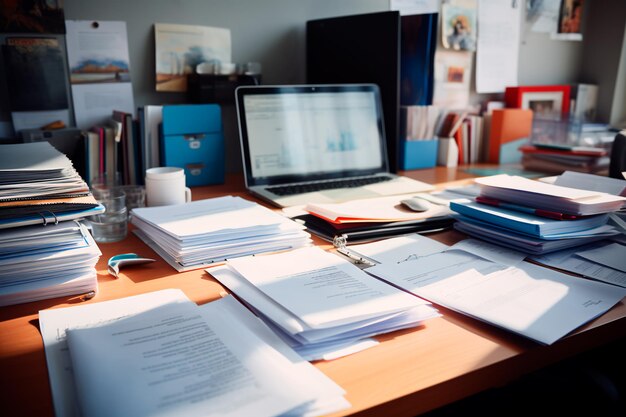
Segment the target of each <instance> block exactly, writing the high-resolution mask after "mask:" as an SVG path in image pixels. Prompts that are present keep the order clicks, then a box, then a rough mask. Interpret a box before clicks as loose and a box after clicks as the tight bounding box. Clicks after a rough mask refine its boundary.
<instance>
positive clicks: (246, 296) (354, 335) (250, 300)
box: [207, 266, 439, 360]
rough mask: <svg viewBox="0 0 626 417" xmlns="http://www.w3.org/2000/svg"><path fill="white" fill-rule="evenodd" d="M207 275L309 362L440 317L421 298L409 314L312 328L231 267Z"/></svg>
mask: <svg viewBox="0 0 626 417" xmlns="http://www.w3.org/2000/svg"><path fill="white" fill-rule="evenodd" d="M207 272H208V273H210V274H211V275H213V276H214V277H215V278H216V279H217V280H218V281H219V282H220V283H221V284H222V285H224V286H226V287H227V288H229V289H230V290H231V291H232V292H233V293H234V294H236V295H237V296H238V297H239V298H240V299H242V300H244V301H245V302H246V304H247V305H248V306H249V307H250V308H251V309H252V310H253V311H254V312H255V313H256V314H257V315H258V316H259V317H260V318H261V319H263V321H264V322H265V323H266V324H267V325H268V326H269V327H270V328H271V329H272V330H273V331H274V332H276V334H277V335H278V336H280V337H281V339H283V340H284V341H285V342H286V343H288V344H289V345H290V346H291V347H292V348H293V349H294V350H296V351H297V352H298V353H299V354H300V355H301V356H303V357H304V358H306V359H307V360H317V359H329V358H335V357H337V356H338V355H347V354H350V353H354V352H357V351H359V350H362V349H366V348H367V347H370V346H372V343H375V341H373V340H372V339H365V338H368V337H371V336H374V335H378V334H382V333H387V332H390V331H394V330H399V329H404V328H410V327H415V326H417V325H419V324H420V323H421V322H422V321H424V320H427V319H430V318H433V317H438V316H439V314H438V312H437V311H436V310H435V309H434V308H433V307H432V306H430V304H429V303H427V302H425V301H423V300H419V299H418V300H419V305H418V306H417V307H414V308H411V309H407V310H405V311H400V312H396V313H390V314H382V315H379V316H375V317H372V318H366V319H363V320H358V319H357V320H354V321H352V322H350V323H347V324H343V325H338V326H334V327H327V328H323V329H312V328H311V327H310V326H308V325H307V324H306V323H304V322H303V321H302V320H301V319H300V318H299V317H297V316H295V315H294V314H292V313H290V312H289V311H287V310H286V309H285V308H284V307H283V306H282V305H280V304H278V303H276V302H275V301H274V300H272V299H271V298H270V297H269V296H267V295H266V294H264V293H263V292H261V291H260V290H259V289H258V288H257V287H255V286H254V285H253V284H251V283H250V282H249V281H247V280H246V279H245V278H244V277H243V276H241V275H240V274H239V273H237V272H236V271H235V270H233V269H231V268H230V267H227V266H222V267H215V268H211V269H208V270H207Z"/></svg>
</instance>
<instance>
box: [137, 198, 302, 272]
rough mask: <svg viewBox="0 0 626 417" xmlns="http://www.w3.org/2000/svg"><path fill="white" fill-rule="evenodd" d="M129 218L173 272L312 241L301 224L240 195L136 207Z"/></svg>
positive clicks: (286, 248) (142, 237) (297, 246)
mask: <svg viewBox="0 0 626 417" xmlns="http://www.w3.org/2000/svg"><path fill="white" fill-rule="evenodd" d="M132 214H133V215H132V223H133V224H134V225H135V226H137V228H138V230H135V234H137V236H139V237H140V238H141V239H142V240H143V241H144V242H146V244H148V245H149V246H150V247H151V248H152V249H154V250H155V251H156V252H157V253H158V254H159V255H161V257H163V259H165V261H167V262H168V263H169V264H170V265H171V266H172V267H173V268H174V269H176V270H177V271H185V270H189V269H197V268H203V267H206V266H209V265H211V264H215V263H219V262H224V261H226V260H227V259H230V258H235V257H239V256H246V255H254V254H258V253H264V252H275V251H281V250H288V249H294V248H299V247H302V246H306V245H309V244H310V243H311V239H310V235H309V234H308V233H306V232H305V231H304V226H302V225H299V224H297V223H295V222H294V221H292V220H290V219H288V218H286V217H284V216H281V215H280V214H279V213H276V212H274V211H272V210H270V209H268V208H265V207H263V206H261V205H259V204H257V203H253V202H251V201H248V200H244V199H242V198H240V197H233V196H225V197H219V198H213V199H208V200H200V201H194V202H191V203H186V204H180V205H177V206H164V207H144V208H136V209H134V210H133V211H132Z"/></svg>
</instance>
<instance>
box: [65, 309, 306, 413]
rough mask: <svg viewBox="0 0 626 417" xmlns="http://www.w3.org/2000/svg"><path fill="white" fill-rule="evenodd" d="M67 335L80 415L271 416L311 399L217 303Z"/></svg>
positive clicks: (284, 364) (286, 365)
mask: <svg viewBox="0 0 626 417" xmlns="http://www.w3.org/2000/svg"><path fill="white" fill-rule="evenodd" d="M67 333H68V336H67V337H68V345H69V348H70V354H71V358H72V365H73V369H74V375H75V379H76V390H77V392H78V398H79V405H80V408H81V411H82V412H83V414H84V415H89V416H95V417H98V416H102V417H104V416H134V417H142V416H163V417H165V416H179V415H186V416H222V417H234V416H242V417H243V416H251V415H255V416H275V415H279V414H283V413H286V412H289V411H292V410H295V409H299V408H301V407H303V406H306V405H308V403H311V402H313V401H315V399H316V397H317V394H316V392H315V390H312V389H309V387H308V384H303V383H302V382H301V381H299V379H298V378H299V376H300V374H299V372H297V371H296V370H295V369H294V368H293V366H292V364H291V363H290V362H289V360H287V359H286V358H284V357H283V356H282V355H280V353H278V352H277V351H276V350H275V349H273V348H271V347H270V346H269V345H267V344H265V343H264V342H263V341H262V340H260V339H259V338H258V337H257V336H255V335H254V334H253V333H252V332H248V331H246V328H245V326H242V325H241V324H240V323H239V321H238V320H237V318H236V317H234V316H232V315H231V314H229V312H226V311H223V310H222V309H221V308H220V303H219V301H217V302H213V303H209V305H207V306H204V307H203V308H202V309H200V308H199V307H198V306H196V305H195V304H187V303H184V304H183V303H179V304H169V305H166V306H163V307H159V308H156V309H153V310H150V311H149V312H146V313H143V314H138V315H136V316H134V317H130V318H126V319H123V320H118V321H116V322H114V323H111V324H107V325H103V326H98V327H89V328H82V329H81V328H75V329H69V330H68V332H67ZM94 359H97V360H94ZM112 399H114V400H113V401H112Z"/></svg>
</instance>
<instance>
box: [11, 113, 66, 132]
mask: <svg viewBox="0 0 626 417" xmlns="http://www.w3.org/2000/svg"><path fill="white" fill-rule="evenodd" d="M11 120H12V121H13V129H14V130H15V132H19V131H20V130H23V129H41V128H42V127H44V126H45V125H47V124H50V123H52V122H56V121H59V120H60V121H62V122H63V123H65V126H71V125H72V124H71V123H70V111H69V110H67V109H62V110H41V111H14V112H11Z"/></svg>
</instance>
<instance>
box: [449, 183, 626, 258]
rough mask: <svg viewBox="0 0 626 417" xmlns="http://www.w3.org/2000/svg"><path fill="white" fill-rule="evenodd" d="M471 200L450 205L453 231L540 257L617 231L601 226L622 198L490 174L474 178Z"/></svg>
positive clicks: (614, 233) (618, 205)
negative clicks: (475, 194) (453, 213)
mask: <svg viewBox="0 0 626 417" xmlns="http://www.w3.org/2000/svg"><path fill="white" fill-rule="evenodd" d="M476 183H477V184H478V185H479V186H480V189H481V193H480V195H479V196H478V197H476V199H475V201H469V200H468V201H456V202H451V203H450V208H451V209H452V210H454V211H456V212H457V213H459V216H458V217H457V220H458V222H457V223H456V224H455V228H456V229H458V230H460V231H462V232H464V233H467V234H469V235H472V236H475V237H478V238H481V239H486V240H489V241H492V242H497V243H499V244H501V245H503V246H506V247H510V248H513V249H517V250H520V251H523V252H525V253H529V254H544V253H549V252H553V251H556V250H561V249H565V248H571V247H575V246H580V245H584V244H587V243H589V242H592V241H594V240H601V239H605V238H607V237H609V236H614V235H616V234H618V233H619V232H618V231H617V230H616V229H615V228H614V227H612V226H609V225H607V224H606V223H607V221H608V217H609V216H608V214H606V213H607V212H610V211H612V210H618V209H619V208H620V207H621V206H622V204H623V203H624V202H625V201H626V199H625V198H624V197H619V196H614V195H610V194H606V193H602V192H597V191H586V190H580V189H574V188H569V187H562V186H557V185H552V184H545V183H542V182H538V181H532V180H529V179H527V178H522V177H511V176H508V175H496V176H493V177H486V178H479V179H477V180H476Z"/></svg>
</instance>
